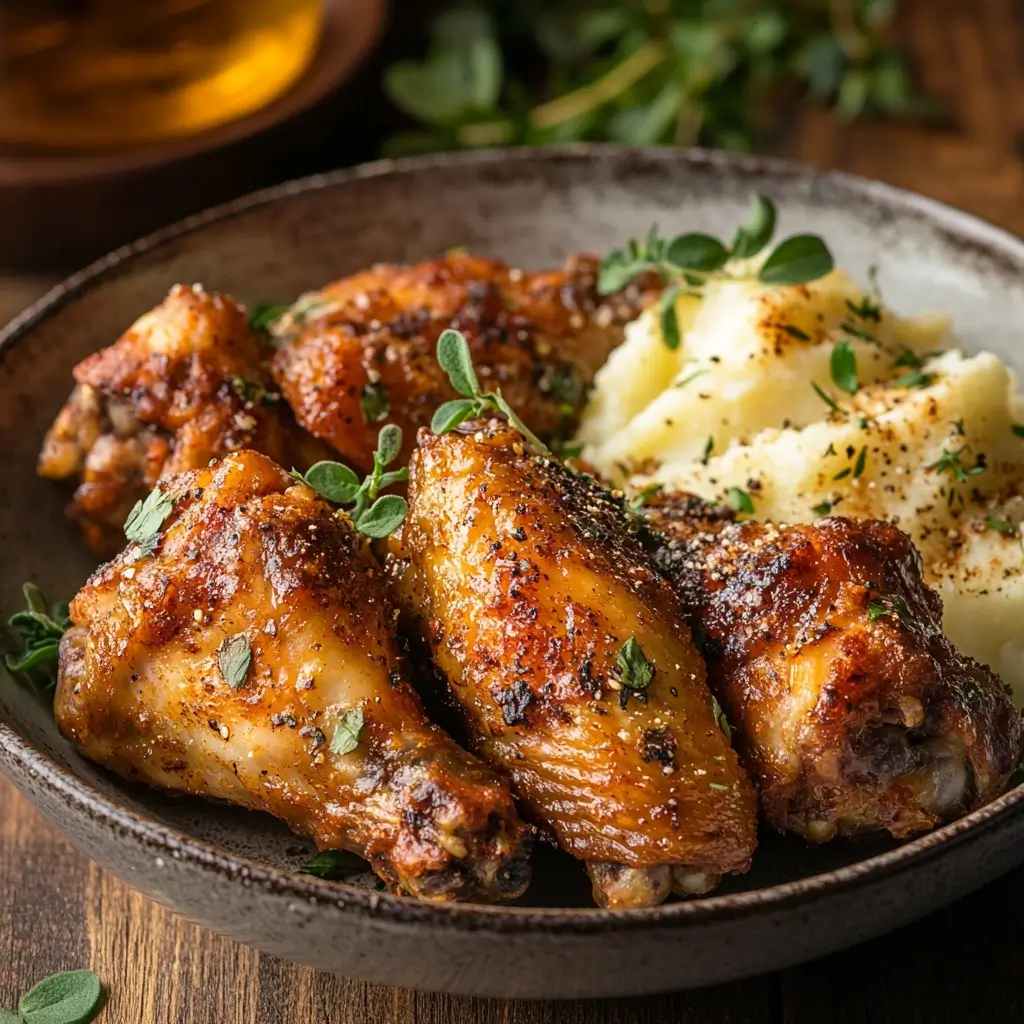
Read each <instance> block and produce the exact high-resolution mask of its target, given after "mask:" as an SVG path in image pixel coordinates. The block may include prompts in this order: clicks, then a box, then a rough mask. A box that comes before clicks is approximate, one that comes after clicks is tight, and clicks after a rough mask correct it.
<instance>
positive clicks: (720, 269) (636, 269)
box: [597, 195, 833, 349]
mask: <svg viewBox="0 0 1024 1024" xmlns="http://www.w3.org/2000/svg"><path fill="white" fill-rule="evenodd" d="M774 230H775V206H774V204H773V203H772V201H771V200H770V199H768V198H767V197H766V196H759V195H755V196H753V197H752V205H751V212H750V215H749V217H748V219H747V221H746V223H744V224H743V225H741V226H740V228H739V229H738V230H737V232H736V234H735V236H734V238H733V241H732V245H731V246H726V245H725V243H724V242H722V241H720V240H719V239H717V238H714V237H712V236H711V235H705V234H701V233H691V234H685V235H678V236H676V237H675V238H673V239H671V240H668V239H664V238H662V237H660V236H659V234H658V231H657V228H656V227H652V228H651V230H650V232H649V233H648V235H647V239H646V240H645V241H644V242H643V243H641V242H638V241H637V240H636V239H630V240H629V243H628V245H627V246H626V248H625V249H615V250H612V251H611V252H609V253H608V255H607V256H606V257H605V258H604V260H603V261H602V263H601V271H600V275H599V277H598V283H597V287H598V291H599V292H600V293H601V294H602V295H608V294H611V293H612V292H616V291H619V290H620V289H622V288H624V287H625V286H626V285H627V284H628V283H629V282H630V281H632V280H633V279H634V278H635V277H637V276H638V275H640V274H644V273H652V272H653V273H657V274H659V275H660V276H661V278H662V280H663V281H664V282H665V285H666V287H667V288H668V291H667V292H666V293H665V294H663V295H662V298H661V300H660V301H659V305H658V315H659V319H660V322H661V328H662V336H663V339H664V341H665V344H666V345H667V346H668V347H669V348H672V349H675V348H678V347H679V343H680V332H679V324H678V322H677V320H676V313H675V304H676V300H677V299H678V297H679V295H681V294H689V295H700V294H701V288H702V287H703V285H704V283H705V282H706V281H709V280H759V281H761V283H762V284H769V285H788V284H805V283H806V282H808V281H815V280H817V279H818V278H820V277H824V276H825V275H826V274H827V273H829V271H830V270H831V269H832V267H833V260H832V255H831V253H830V252H829V251H828V248H827V247H826V245H825V243H824V242H823V241H822V240H821V238H819V237H818V236H817V235H795V236H793V237H792V238H787V239H786V240H785V241H783V242H780V243H779V244H778V245H777V246H776V247H775V248H774V249H773V250H772V252H771V253H769V255H768V257H767V259H765V261H764V263H763V264H762V265H761V267H760V269H759V270H757V272H756V273H743V274H741V273H739V272H737V271H733V272H729V271H727V270H726V269H725V267H726V264H727V263H728V262H729V261H730V260H734V259H745V258H748V257H751V256H756V255H757V254H758V253H760V252H761V251H762V250H764V249H765V247H766V246H767V245H768V243H769V242H770V241H771V236H772V234H773V233H774Z"/></svg>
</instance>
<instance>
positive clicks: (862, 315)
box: [846, 295, 882, 338]
mask: <svg viewBox="0 0 1024 1024" xmlns="http://www.w3.org/2000/svg"><path fill="white" fill-rule="evenodd" d="M846 308H847V309H848V310H849V311H850V312H851V313H852V314H853V315H854V316H855V317H857V319H858V320H871V321H873V322H874V323H878V322H879V321H881V319H882V307H881V305H880V304H879V303H878V301H877V300H876V299H875V298H874V297H872V296H870V295H865V296H864V297H863V298H862V299H861V301H860V304H857V303H855V302H852V301H851V300H850V299H847V300H846ZM868 337H869V338H870V337H871V335H868Z"/></svg>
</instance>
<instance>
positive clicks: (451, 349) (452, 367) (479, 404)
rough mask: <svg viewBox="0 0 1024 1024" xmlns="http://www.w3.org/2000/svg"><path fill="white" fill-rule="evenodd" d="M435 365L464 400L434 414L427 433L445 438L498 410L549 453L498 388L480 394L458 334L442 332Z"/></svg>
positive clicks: (448, 405) (465, 347)
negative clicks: (486, 413)
mask: <svg viewBox="0 0 1024 1024" xmlns="http://www.w3.org/2000/svg"><path fill="white" fill-rule="evenodd" d="M437 361H438V363H439V364H440V366H441V369H442V370H444V372H445V373H447V374H448V380H449V381H450V382H451V385H452V387H453V388H454V389H455V390H456V391H457V392H458V393H459V394H460V395H464V396H465V397H464V398H456V399H453V400H452V401H450V402H445V403H444V405H442V406H440V407H439V408H438V409H437V410H436V411H435V413H434V417H433V419H432V420H431V421H430V429H431V430H432V431H433V432H434V433H435V434H447V433H448V432H449V431H452V430H455V428H456V427H458V426H460V425H461V424H462V423H464V422H465V421H466V420H468V419H475V418H477V417H479V416H482V415H483V414H484V412H485V411H488V410H497V411H498V412H502V413H504V414H505V416H506V417H507V418H508V421H509V423H511V424H512V426H513V427H515V428H516V430H518V431H519V433H520V434H522V435H523V437H524V438H525V439H526V440H527V441H528V442H529V443H530V444H531V445H533V447H534V448H536V449H537V450H538V451H541V452H549V451H550V449H549V448H548V446H547V445H546V444H544V442H543V441H541V440H540V438H539V437H537V435H536V434H534V433H533V431H531V430H530V428H529V427H527V425H526V424H525V423H524V422H523V421H522V420H521V419H520V418H519V417H518V416H517V415H516V413H515V410H514V409H513V408H512V407H511V406H510V405H509V404H508V402H506V401H505V399H504V398H503V397H502V394H501V388H497V389H496V390H495V391H482V390H481V388H480V381H479V380H477V376H476V371H475V370H474V369H473V360H472V357H471V356H470V354H469V344H468V343H467V342H466V336H465V335H464V334H463V333H462V332H461V331H455V330H450V329H449V330H447V331H443V332H442V334H441V337H440V338H438V341H437Z"/></svg>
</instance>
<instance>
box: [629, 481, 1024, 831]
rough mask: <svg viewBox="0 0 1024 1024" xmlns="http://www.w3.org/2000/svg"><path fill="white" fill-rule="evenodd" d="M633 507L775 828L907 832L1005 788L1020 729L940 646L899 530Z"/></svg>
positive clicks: (658, 503)
mask: <svg viewBox="0 0 1024 1024" xmlns="http://www.w3.org/2000/svg"><path fill="white" fill-rule="evenodd" d="M644 511H645V513H646V514H647V516H648V521H649V523H650V525H651V526H652V527H653V529H654V530H655V531H656V532H657V533H658V534H660V535H661V537H662V538H663V540H662V542H661V543H660V545H659V546H658V547H657V548H656V550H655V560H656V562H657V564H658V565H659V566H660V568H661V569H662V570H663V571H664V572H665V574H666V575H667V576H668V578H669V579H670V580H671V581H672V582H673V583H674V585H675V587H676V589H677V590H678V592H679V594H680V595H681V597H682V598H683V603H684V605H685V606H686V607H687V608H688V609H689V612H690V614H691V616H692V620H691V621H692V625H693V628H694V630H695V631H698V630H699V631H700V635H702V637H703V643H702V647H703V650H704V654H705V656H706V658H707V664H708V677H709V682H710V683H711V687H712V689H713V690H714V692H715V694H716V695H717V697H718V699H719V701H720V702H721V704H722V706H723V708H724V709H725V712H726V714H727V716H728V719H729V721H730V722H731V723H732V726H733V728H734V730H735V735H736V737H737V741H738V745H739V747H740V749H741V753H742V756H743V759H744V763H745V764H746V766H747V768H748V769H749V771H750V773H751V775H752V777H753V778H754V780H755V782H756V783H757V785H758V786H759V788H760V791H761V806H762V810H763V813H764V816H765V818H766V819H767V820H768V822H769V824H771V825H772V826H774V827H775V828H777V829H779V830H788V831H792V832H797V833H799V834H801V835H804V836H806V837H807V838H808V839H812V840H816V841H823V840H827V839H831V838H832V837H833V836H834V835H836V834H837V833H840V834H842V833H851V832H861V831H867V830H874V829H888V830H889V831H890V832H891V833H892V834H893V835H895V836H907V835H910V834H912V833H915V832H919V831H922V830H925V829H929V828H932V827H933V826H935V825H937V824H938V823H940V822H942V821H947V820H949V819H951V818H955V817H957V816H958V815H961V814H963V813H965V812H967V811H969V810H971V809H973V808H975V807H978V806H980V805H981V804H984V803H986V802H987V801H989V800H992V799H993V798H994V797H995V796H997V795H998V794H999V792H1000V791H1001V790H1002V788H1003V787H1004V786H1005V785H1006V782H1007V779H1008V777H1009V775H1010V772H1011V771H1012V769H1013V766H1014V764H1015V761H1016V758H1017V753H1018V749H1019V747H1020V742H1021V719H1020V716H1019V715H1018V714H1017V712H1016V711H1015V710H1014V707H1013V704H1012V702H1011V701H1010V700H1009V698H1008V697H1007V696H1006V694H1005V693H1004V691H1003V687H1002V685H1001V684H1000V682H999V680H998V679H997V678H996V677H995V676H994V675H993V674H992V672H990V671H989V670H988V669H987V668H985V667H984V666H982V665H979V664H977V663H976V662H974V661H972V660H971V659H970V658H967V657H965V656H964V655H962V654H961V653H960V652H959V651H958V650H957V649H956V648H955V647H954V646H953V645H952V644H951V643H950V642H949V640H947V639H946V637H945V635H944V634H943V632H942V626H941V622H942V604H941V601H940V599H939V597H938V595H937V594H935V593H934V592H933V591H932V590H930V589H928V587H926V586H925V584H924V582H923V580H922V575H921V572H922V570H921V559H920V556H919V555H918V553H917V551H916V550H915V548H914V546H913V544H912V543H911V541H910V539H909V538H908V537H907V535H906V534H904V533H903V532H901V531H900V530H898V529H897V528H896V527H894V526H890V525H889V524H887V523H883V522H878V521H875V520H852V519H844V518H839V517H831V518H826V519H822V520H819V521H818V522H816V523H814V524H813V525H811V526H790V527H775V526H770V525H763V524H760V523H753V522H744V523H730V522H729V519H730V518H731V516H730V514H729V513H728V512H723V511H722V510H720V509H715V510H712V509H710V508H709V507H708V506H707V505H705V504H704V503H703V502H701V501H700V500H699V499H696V498H689V497H687V496H685V495H667V496H659V497H655V498H654V499H652V500H651V501H650V502H649V503H648V505H647V506H646V507H645V509H644Z"/></svg>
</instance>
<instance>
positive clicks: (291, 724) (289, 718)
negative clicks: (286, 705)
mask: <svg viewBox="0 0 1024 1024" xmlns="http://www.w3.org/2000/svg"><path fill="white" fill-rule="evenodd" d="M270 724H271V725H272V726H274V727H275V728H276V727H278V726H282V725H286V726H288V728H289V729H294V728H295V726H296V725H298V724H299V723H298V722H297V721H296V720H295V716H294V715H293V714H292V713H291V712H290V711H277V712H275V713H274V714H272V715H271V716H270Z"/></svg>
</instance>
